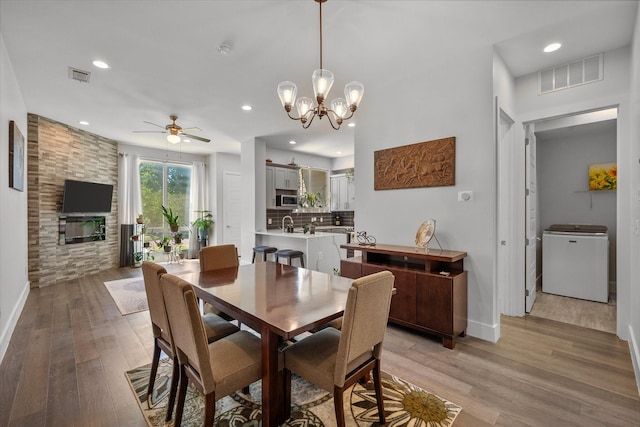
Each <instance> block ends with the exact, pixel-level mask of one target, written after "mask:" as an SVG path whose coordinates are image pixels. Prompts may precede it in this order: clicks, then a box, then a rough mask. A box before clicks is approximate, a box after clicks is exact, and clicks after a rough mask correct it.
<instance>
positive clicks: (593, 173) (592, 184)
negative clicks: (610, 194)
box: [589, 163, 618, 191]
mask: <svg viewBox="0 0 640 427" xmlns="http://www.w3.org/2000/svg"><path fill="white" fill-rule="evenodd" d="M617 188H618V166H617V164H616V163H597V164H593V165H589V191H600V190H616V189H617Z"/></svg>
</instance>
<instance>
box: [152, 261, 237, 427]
mask: <svg viewBox="0 0 640 427" xmlns="http://www.w3.org/2000/svg"><path fill="white" fill-rule="evenodd" d="M166 273H167V270H165V268H164V267H162V266H161V265H159V264H156V263H154V262H151V261H145V262H143V263H142V276H143V279H144V289H145V292H146V293H147V302H148V304H149V316H150V317H151V329H152V331H153V358H152V361H151V373H150V376H149V386H148V387H147V403H148V404H149V405H151V398H152V395H153V387H154V385H155V380H156V373H157V372H158V364H159V361H160V352H161V351H164V353H165V354H166V355H167V356H169V357H170V358H171V359H172V360H173V374H172V377H171V388H170V392H169V403H168V405H167V415H166V420H167V421H169V420H170V419H171V415H172V413H173V407H174V403H175V398H176V391H177V389H178V376H179V371H178V360H177V357H176V352H175V350H174V348H173V339H172V336H171V330H170V328H169V320H168V317H167V310H166V306H165V299H164V297H163V294H162V289H161V288H160V277H162V276H163V275H164V274H166ZM202 321H203V325H204V326H203V327H204V330H205V334H206V337H207V341H209V342H212V341H215V340H218V339H220V338H223V337H225V336H227V335H231V334H233V333H234V332H238V331H239V329H238V327H236V326H235V325H233V324H231V323H229V322H228V321H226V320H224V319H223V318H221V317H219V316H216V315H214V314H205V315H204V316H203V317H202Z"/></svg>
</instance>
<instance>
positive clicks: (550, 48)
mask: <svg viewBox="0 0 640 427" xmlns="http://www.w3.org/2000/svg"><path fill="white" fill-rule="evenodd" d="M561 47H562V45H561V44H560V43H551V44H550V45H547V46H546V47H545V48H544V51H545V53H551V52H555V51H556V50H558V49H560V48H561Z"/></svg>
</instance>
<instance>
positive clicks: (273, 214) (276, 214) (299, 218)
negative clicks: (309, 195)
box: [266, 209, 354, 230]
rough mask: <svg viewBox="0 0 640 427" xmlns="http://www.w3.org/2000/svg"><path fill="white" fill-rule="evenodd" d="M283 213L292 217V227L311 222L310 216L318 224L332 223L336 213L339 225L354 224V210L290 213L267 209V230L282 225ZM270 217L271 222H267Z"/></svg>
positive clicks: (349, 225) (288, 211)
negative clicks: (338, 216)
mask: <svg viewBox="0 0 640 427" xmlns="http://www.w3.org/2000/svg"><path fill="white" fill-rule="evenodd" d="M285 215H290V216H291V218H293V224H294V227H296V228H299V227H302V226H303V225H304V224H308V223H310V222H311V219H312V218H314V217H315V218H316V223H317V224H318V225H319V226H327V225H334V224H335V218H336V215H340V225H341V226H346V227H353V226H354V212H353V211H344V212H342V211H340V212H324V213H317V212H316V213H292V211H291V210H287V209H267V224H266V228H267V229H268V230H272V229H277V228H281V227H282V218H284V216H285ZM269 219H271V224H269Z"/></svg>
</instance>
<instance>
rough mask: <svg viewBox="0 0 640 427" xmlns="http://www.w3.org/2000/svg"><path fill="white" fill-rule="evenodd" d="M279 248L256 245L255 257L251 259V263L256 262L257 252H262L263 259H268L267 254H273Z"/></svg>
mask: <svg viewBox="0 0 640 427" xmlns="http://www.w3.org/2000/svg"><path fill="white" fill-rule="evenodd" d="M277 250H278V248H274V247H273V246H256V247H255V248H253V258H252V259H251V263H252V264H253V263H254V262H256V254H262V261H266V260H267V254H272V253H274V252H275V251H277ZM276 261H277V258H276Z"/></svg>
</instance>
